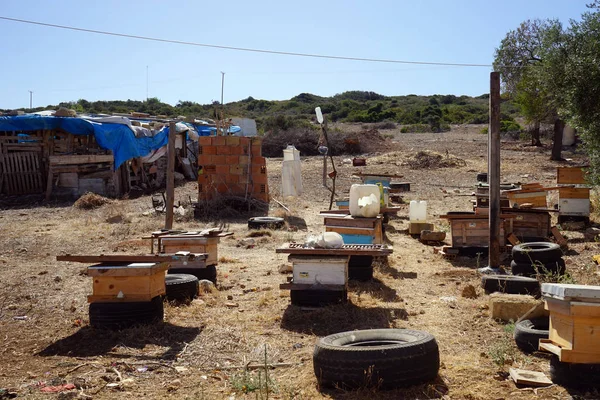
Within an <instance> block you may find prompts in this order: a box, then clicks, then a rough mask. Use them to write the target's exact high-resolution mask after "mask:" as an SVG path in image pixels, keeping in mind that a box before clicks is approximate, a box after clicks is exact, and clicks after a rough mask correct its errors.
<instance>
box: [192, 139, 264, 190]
mask: <svg viewBox="0 0 600 400" xmlns="http://www.w3.org/2000/svg"><path fill="white" fill-rule="evenodd" d="M261 146H262V140H261V139H260V138H257V137H253V138H248V137H237V136H201V137H200V139H199V141H198V201H203V200H212V199H215V198H216V197H218V196H227V195H229V196H238V197H247V198H254V199H258V200H262V201H264V202H269V182H268V180H267V166H266V160H265V158H264V157H262V155H261Z"/></svg>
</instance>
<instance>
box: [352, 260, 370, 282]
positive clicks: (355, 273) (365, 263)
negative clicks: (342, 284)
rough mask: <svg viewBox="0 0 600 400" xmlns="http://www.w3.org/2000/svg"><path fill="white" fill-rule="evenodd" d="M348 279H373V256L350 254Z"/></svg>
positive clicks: (365, 280) (360, 280) (364, 280)
mask: <svg viewBox="0 0 600 400" xmlns="http://www.w3.org/2000/svg"><path fill="white" fill-rule="evenodd" d="M348 279H350V280H353V281H359V282H367V281H370V280H371V279H373V256H350V261H348Z"/></svg>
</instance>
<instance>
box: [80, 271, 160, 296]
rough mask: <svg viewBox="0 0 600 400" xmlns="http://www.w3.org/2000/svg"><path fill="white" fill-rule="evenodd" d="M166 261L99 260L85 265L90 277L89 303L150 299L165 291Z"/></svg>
mask: <svg viewBox="0 0 600 400" xmlns="http://www.w3.org/2000/svg"><path fill="white" fill-rule="evenodd" d="M168 268H169V263H166V262H162V263H129V264H127V263H124V264H119V263H115V264H111V265H107V264H99V265H93V266H90V267H88V269H87V274H88V275H89V276H91V277H92V278H93V292H92V293H93V294H92V295H90V296H88V302H89V303H96V302H114V301H121V302H132V301H150V300H152V299H153V298H154V297H156V296H161V295H164V294H165V271H166V270H167V269H168Z"/></svg>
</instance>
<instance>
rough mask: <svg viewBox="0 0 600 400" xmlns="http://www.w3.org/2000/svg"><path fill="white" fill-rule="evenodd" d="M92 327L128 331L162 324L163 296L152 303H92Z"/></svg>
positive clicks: (154, 299) (157, 297)
mask: <svg viewBox="0 0 600 400" xmlns="http://www.w3.org/2000/svg"><path fill="white" fill-rule="evenodd" d="M89 315H90V325H91V326H92V327H94V328H98V329H113V330H118V329H126V328H130V327H132V326H134V325H148V324H154V323H157V322H161V321H162V320H163V318H164V308H163V299H162V296H156V297H155V298H153V299H152V300H151V301H136V302H111V303H91V304H90V308H89Z"/></svg>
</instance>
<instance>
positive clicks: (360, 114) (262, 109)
mask: <svg viewBox="0 0 600 400" xmlns="http://www.w3.org/2000/svg"><path fill="white" fill-rule="evenodd" d="M488 101H489V100H488V95H487V94H484V95H481V96H478V97H470V96H454V95H432V96H417V95H407V96H383V95H381V94H378V93H374V92H364V91H349V92H344V93H341V94H336V95H335V96H332V97H321V96H317V95H314V94H310V93H301V94H299V95H297V96H294V97H292V98H291V99H289V100H281V101H270V100H259V99H254V98H253V97H248V98H247V99H244V100H240V101H236V102H231V103H227V104H225V107H224V109H225V115H226V116H236V117H248V118H254V119H256V120H257V122H258V124H259V129H261V130H263V131H264V130H267V129H266V128H268V126H269V125H273V124H272V122H273V120H272V119H273V118H275V117H279V116H285V117H286V118H285V120H284V121H283V123H284V124H285V121H288V123H294V121H309V120H312V119H314V109H315V107H317V106H319V107H321V109H322V110H323V113H324V114H326V115H328V117H329V119H330V121H334V122H383V121H390V122H396V123H399V124H403V125H406V124H423V125H428V126H431V127H432V128H433V130H434V131H435V130H442V128H443V127H444V126H445V125H448V124H482V123H487V121H488ZM218 105H219V104H218V103H213V104H198V103H195V102H192V101H179V102H178V103H177V104H176V105H175V106H172V105H170V104H167V103H162V102H161V101H160V100H159V99H157V98H150V99H148V100H147V101H137V100H126V101H123V100H114V101H93V102H90V101H87V100H83V99H80V100H78V101H73V102H63V103H60V104H58V105H56V106H52V105H49V106H47V107H40V108H36V109H33V110H24V111H40V110H44V109H56V108H58V107H60V106H62V107H67V108H72V109H74V110H76V111H78V112H86V113H128V112H131V111H138V112H145V113H150V114H152V115H167V116H170V117H174V116H179V115H184V116H193V117H197V118H215V110H216V106H218ZM0 111H1V110H0ZM502 111H503V119H504V120H513V119H514V118H515V117H517V116H518V115H519V114H518V109H517V108H516V107H515V106H514V105H512V104H511V103H510V102H505V103H503V104H502ZM279 119H280V121H279V123H277V124H276V125H281V122H282V118H279Z"/></svg>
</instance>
